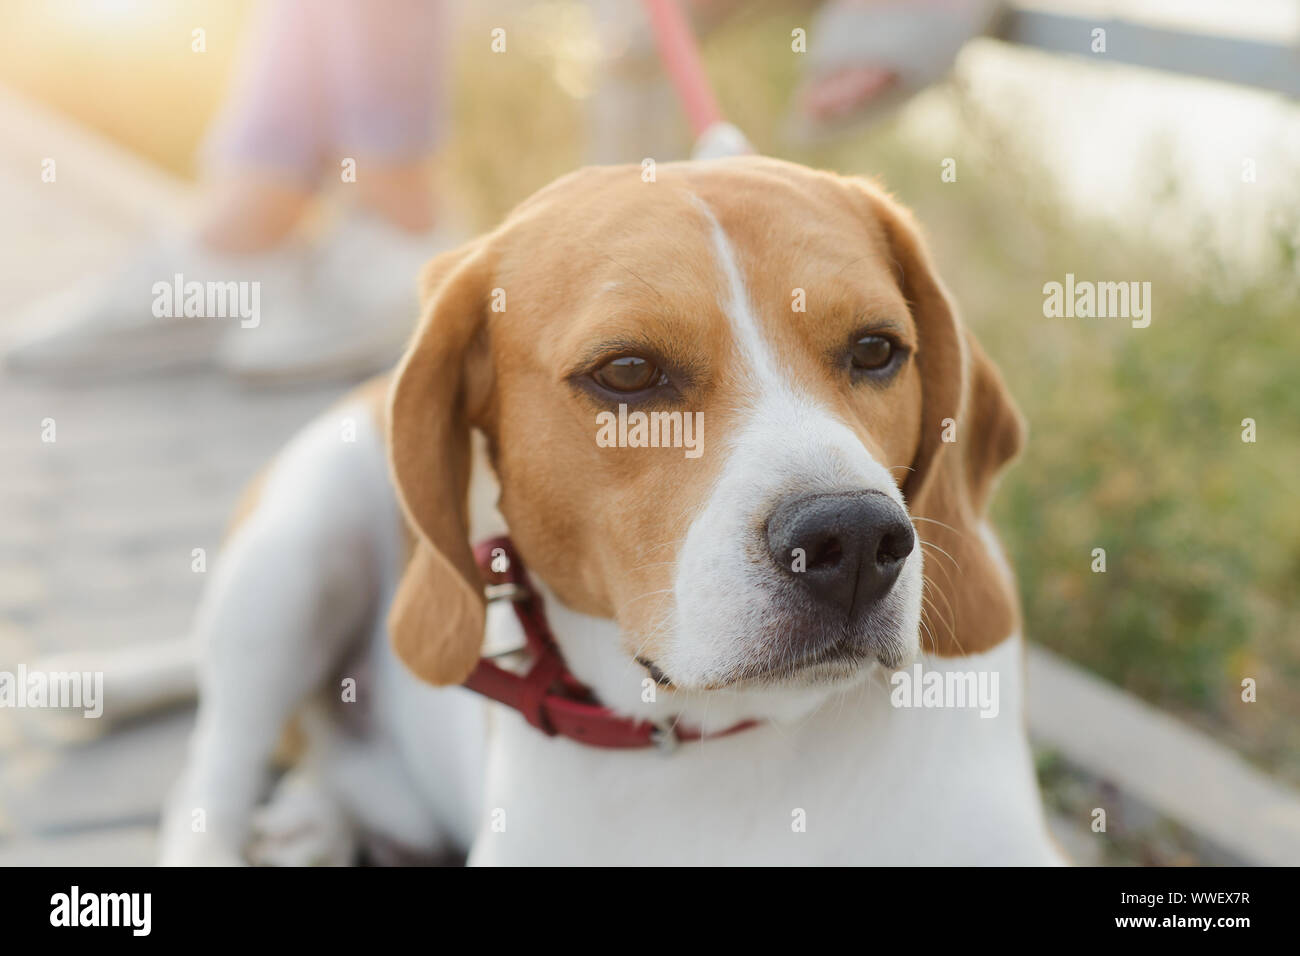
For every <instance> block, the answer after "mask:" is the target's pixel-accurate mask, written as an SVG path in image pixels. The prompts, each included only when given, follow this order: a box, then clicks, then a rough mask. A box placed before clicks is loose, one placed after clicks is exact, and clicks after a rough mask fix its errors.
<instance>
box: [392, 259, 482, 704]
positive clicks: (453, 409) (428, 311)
mask: <svg viewBox="0 0 1300 956" xmlns="http://www.w3.org/2000/svg"><path fill="white" fill-rule="evenodd" d="M486 250H487V244H486V240H479V241H477V242H474V243H470V244H469V245H467V246H463V247H461V248H460V249H456V250H453V251H450V252H445V253H443V254H442V255H440V256H438V257H436V258H435V259H434V260H433V261H432V262H431V263H430V264H429V266H428V267H427V268H426V269H425V271H424V274H423V276H422V279H421V286H422V290H423V291H422V297H423V300H424V310H423V316H422V318H421V320H420V325H419V328H418V329H417V330H416V332H415V335H414V337H413V338H412V340H411V343H410V345H409V346H408V347H407V351H406V354H405V356H404V357H403V359H402V361H401V363H400V364H399V365H398V367H397V372H396V374H395V376H394V379H393V383H392V386H391V390H390V393H389V407H388V451H389V462H390V465H391V468H392V473H393V478H394V481H395V483H396V486H397V492H398V497H399V499H400V501H401V505H402V510H403V511H404V513H405V515H406V519H407V523H408V524H409V526H410V528H411V531H412V533H413V537H414V546H413V549H412V551H411V554H410V559H409V560H408V562H407V565H406V570H405V573H404V574H403V576H402V580H401V583H400V584H399V586H398V589H397V593H396V595H395V596H394V598H393V603H392V606H391V608H390V609H389V614H388V630H389V638H390V640H391V641H392V644H393V648H394V650H395V651H396V652H397V656H398V657H399V658H401V659H402V661H403V662H404V663H405V664H406V666H407V667H409V668H410V669H411V670H412V671H413V672H414V673H415V674H416V675H417V676H418V677H420V678H421V679H423V680H425V681H428V682H429V683H431V684H459V683H461V682H462V681H464V680H465V678H466V677H468V676H469V674H470V672H471V671H472V670H473V669H474V666H475V664H476V663H477V662H478V659H479V651H480V648H481V645H482V642H483V618H484V610H485V602H484V598H483V584H482V579H481V578H480V576H479V571H478V567H477V565H476V563H475V561H474V554H473V550H472V549H471V546H470V541H469V517H468V495H469V477H470V458H471V455H470V427H471V423H472V421H473V420H474V419H475V416H476V415H477V414H480V413H481V412H482V409H483V406H484V403H485V402H486V401H487V398H486V394H487V393H488V392H489V391H490V376H491V371H490V363H489V362H488V358H487V354H486V352H487V349H486V345H485V342H484V340H483V339H484V335H485V329H484V313H485V310H486V304H487V303H486V297H487V288H488V279H489V273H490V268H489V265H488V262H487V251H486Z"/></svg>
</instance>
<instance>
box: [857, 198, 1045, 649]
mask: <svg viewBox="0 0 1300 956" xmlns="http://www.w3.org/2000/svg"><path fill="white" fill-rule="evenodd" d="M870 197H871V202H872V203H873V205H874V207H875V218H876V221H877V222H878V223H879V224H880V225H881V227H882V229H883V230H884V236H885V242H886V244H887V246H888V250H889V254H890V255H891V256H892V258H893V265H894V268H895V273H896V275H897V277H898V280H899V283H900V286H901V288H902V291H903V295H904V296H905V297H906V299H907V302H908V306H909V307H910V309H911V311H912V317H913V321H914V322H915V323H916V328H917V335H918V338H919V348H918V349H917V361H918V364H919V366H920V372H921V394H922V412H921V440H920V445H919V446H918V449H917V453H916V458H915V459H914V460H913V462H912V471H911V472H909V473H908V477H907V480H906V481H905V482H904V485H903V495H904V497H905V498H906V499H907V503H908V508H909V509H910V511H911V514H912V517H913V519H914V520H915V521H916V522H917V526H916V530H917V536H918V538H919V539H920V540H921V541H922V542H923V544H922V547H923V548H924V549H925V552H924V553H925V567H926V574H925V577H926V579H927V580H926V587H925V594H926V600H925V602H924V612H923V614H924V616H923V620H924V621H925V625H926V627H925V630H926V632H927V633H926V634H925V635H923V641H928V642H931V644H932V649H933V650H934V652H935V653H937V654H940V655H942V656H953V655H959V654H974V653H978V652H980V651H984V650H987V649H989V648H990V647H992V646H993V645H995V644H997V643H999V642H1000V641H1002V640H1004V639H1005V638H1006V637H1007V636H1008V635H1009V634H1011V633H1012V632H1013V631H1014V630H1016V629H1017V628H1018V626H1019V610H1018V601H1017V597H1016V593H1015V585H1014V583H1013V582H1012V581H1011V579H1010V577H1009V575H1008V574H1007V573H1006V571H1005V569H1004V567H1003V566H1002V564H1001V560H1002V559H1001V556H1000V555H997V556H995V555H994V553H993V551H992V550H991V548H992V547H994V546H995V545H994V544H993V543H992V542H990V541H986V540H985V538H984V536H983V534H982V533H981V526H982V525H983V523H984V520H985V515H986V511H987V508H988V503H989V498H990V497H991V494H992V490H993V486H994V482H995V479H996V478H997V476H998V474H999V473H1000V472H1001V471H1002V469H1003V467H1004V466H1005V465H1006V464H1007V462H1008V461H1010V460H1011V459H1012V458H1014V457H1015V455H1016V453H1017V452H1018V451H1019V450H1020V446H1021V444H1022V442H1023V436H1024V424H1023V422H1022V419H1021V416H1020V413H1019V411H1017V409H1016V407H1015V405H1014V404H1013V403H1012V400H1011V395H1010V393H1009V392H1008V391H1007V388H1006V385H1005V384H1003V381H1002V376H1001V375H1000V374H999V373H998V370H997V368H996V367H995V366H994V365H993V363H992V362H991V361H989V359H988V357H987V356H986V355H985V354H984V351H983V349H981V348H980V346H979V343H978V342H976V341H975V337H974V336H973V335H971V334H970V333H969V332H968V331H967V330H966V328H965V326H964V325H963V324H962V322H961V320H960V319H959V318H958V315H957V312H956V309H955V308H954V307H953V305H952V302H951V300H950V299H949V296H948V294H947V292H946V291H945V290H944V288H943V286H942V284H941V283H940V281H939V279H938V277H937V275H936V273H935V270H934V267H933V265H932V263H931V262H930V257H929V254H928V252H927V251H926V248H925V245H924V243H923V242H922V240H921V238H920V235H919V233H918V231H917V229H916V227H915V226H914V224H913V223H912V222H911V218H910V216H909V215H908V214H907V213H905V212H904V211H903V210H901V209H900V208H899V207H898V206H896V205H895V204H894V203H893V202H891V201H889V200H888V199H886V198H884V197H883V196H881V195H879V194H876V193H871V194H870Z"/></svg>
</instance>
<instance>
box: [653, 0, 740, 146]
mask: <svg viewBox="0 0 1300 956" xmlns="http://www.w3.org/2000/svg"><path fill="white" fill-rule="evenodd" d="M644 2H645V10H646V13H647V14H648V15H649V17H650V27H651V29H652V30H653V31H654V35H655V45H656V46H657V47H658V48H659V57H660V59H661V60H663V64H664V69H665V70H667V72H668V76H669V77H670V78H671V79H672V81H673V86H675V87H676V88H677V95H678V97H680V98H681V101H682V107H683V108H684V109H685V110H686V118H687V119H688V120H689V121H690V124H691V132H692V133H693V134H694V135H695V138H696V139H699V138H700V137H701V136H703V135H704V134H705V133H706V132H707V131H708V130H710V129H711V128H713V127H714V126H716V125H717V124H718V123H721V122H723V119H722V109H721V107H719V106H718V98H717V97H716V96H715V95H714V93H713V85H712V84H711V83H710V82H709V75H708V74H707V73H705V72H704V62H703V61H702V60H701V59H700V48H699V45H698V44H697V43H696V42H695V34H694V33H692V32H691V25H690V23H689V22H688V21H687V19H686V15H685V14H684V13H682V8H681V7H680V6H678V5H677V3H676V0H644Z"/></svg>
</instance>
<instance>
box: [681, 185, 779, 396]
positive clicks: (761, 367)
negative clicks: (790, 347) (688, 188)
mask: <svg viewBox="0 0 1300 956" xmlns="http://www.w3.org/2000/svg"><path fill="white" fill-rule="evenodd" d="M691 198H692V199H694V200H695V204H696V205H697V206H698V207H699V209H700V212H702V213H703V214H704V218H705V219H707V220H708V222H709V230H710V233H711V238H712V239H713V252H714V255H715V256H717V259H718V265H719V266H720V267H721V268H722V275H723V278H725V279H726V280H727V281H726V295H725V298H724V299H723V301H721V302H720V303H719V305H721V306H722V311H723V313H724V314H725V315H726V316H727V320H728V321H729V322H730V323H731V331H732V333H733V335H734V336H735V339H736V348H737V350H738V351H739V352H740V353H741V354H742V355H743V356H744V358H745V361H746V364H747V365H748V366H749V368H750V371H751V373H752V375H751V379H752V380H753V381H756V382H762V383H767V384H776V383H779V382H781V381H782V380H781V377H780V375H779V374H778V370H777V361H776V356H775V355H774V354H773V352H772V350H771V349H770V348H769V347H768V343H767V341H766V340H765V339H764V338H763V334H762V332H761V330H760V329H759V325H758V317H757V316H756V315H755V314H754V308H753V305H752V304H751V303H750V301H749V291H748V290H747V289H746V288H745V278H744V276H742V275H741V273H740V265H739V263H737V261H736V251H735V249H733V248H732V245H731V240H730V239H728V238H727V234H726V233H725V232H723V230H722V224H721V223H720V222H718V217H717V216H715V215H714V214H713V210H712V209H710V208H709V207H708V206H707V205H705V204H704V201H703V200H702V199H699V198H698V197H696V196H692V197H691Z"/></svg>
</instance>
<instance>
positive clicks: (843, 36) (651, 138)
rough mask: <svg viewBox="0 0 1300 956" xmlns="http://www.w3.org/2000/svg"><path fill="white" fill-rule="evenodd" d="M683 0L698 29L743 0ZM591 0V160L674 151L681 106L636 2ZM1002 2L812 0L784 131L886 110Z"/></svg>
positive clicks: (988, 20)
mask: <svg viewBox="0 0 1300 956" xmlns="http://www.w3.org/2000/svg"><path fill="white" fill-rule="evenodd" d="M684 2H685V7H686V10H687V11H688V13H689V15H690V17H691V21H692V24H693V26H694V28H695V32H696V33H697V34H699V35H701V36H707V35H708V34H710V33H711V32H713V31H714V30H715V29H717V28H718V27H720V26H721V25H722V24H723V23H725V22H726V20H727V19H728V18H729V17H730V16H732V15H733V14H735V13H737V12H739V10H740V9H741V2H740V0H684ZM593 6H594V8H595V10H596V23H597V30H598V34H599V36H600V40H601V45H602V48H603V49H604V50H605V51H606V54H607V57H608V59H607V60H606V70H605V77H604V81H603V82H602V84H601V86H600V89H599V90H598V91H597V95H596V96H595V97H593V98H592V103H591V107H592V113H591V119H590V125H591V127H592V132H591V141H590V144H589V150H588V153H589V160H590V161H591V162H596V163H614V162H634V161H640V160H641V159H642V158H643V157H645V156H655V155H665V154H668V153H670V152H671V148H670V146H669V143H668V142H667V141H666V139H665V137H666V136H667V131H668V130H670V129H672V128H673V121H674V120H675V119H676V117H677V116H678V115H680V105H679V104H678V103H677V101H676V96H675V94H674V93H673V91H672V90H671V89H670V88H669V86H668V84H667V81H666V79H665V78H664V75H663V70H662V66H661V65H660V64H659V62H658V59H657V52H656V50H655V47H654V40H653V38H652V37H651V36H650V34H649V31H648V29H647V26H646V23H645V19H644V16H643V11H642V10H641V7H640V4H629V3H627V0H593ZM1001 6H1002V4H1001V3H1000V2H999V0H828V2H826V3H822V4H820V5H818V7H817V9H816V11H815V13H814V14H813V16H812V19H811V22H810V23H809V25H808V30H807V37H806V50H807V56H806V61H805V62H804V64H803V66H804V69H803V77H802V80H801V82H800V84H799V87H798V89H797V90H796V93H795V96H794V102H793V104H792V107H791V110H790V115H789V116H788V117H787V119H786V123H785V135H786V137H787V139H788V140H789V141H790V142H792V143H794V144H799V145H808V144H811V143H815V142H821V141H825V140H828V139H832V138H834V137H836V136H840V135H843V134H845V133H849V132H852V131H854V130H857V129H859V128H861V127H863V126H867V125H870V124H871V123H874V122H876V121H878V120H880V119H882V118H883V117H884V116H886V115H887V114H888V113H889V111H890V110H892V109H894V108H895V107H897V106H899V105H901V104H902V103H903V102H904V101H905V100H907V99H908V98H909V97H911V96H912V95H914V94H916V93H918V92H920V91H921V90H923V89H924V88H926V87H927V86H929V85H931V84H932V83H935V82H937V81H938V80H940V79H942V78H943V77H944V76H945V75H946V74H947V73H948V71H949V70H950V69H951V67H952V64H953V61H954V60H955V59H956V57H957V54H958V53H959V52H960V51H961V48H962V47H963V46H965V44H966V42H967V41H968V40H970V39H971V38H973V37H975V36H978V35H979V34H981V33H983V32H986V31H987V30H989V29H990V28H991V27H992V25H993V23H994V22H995V20H996V19H997V14H998V12H999V10H1000V9H1001ZM790 39H791V42H793V38H790ZM647 120H649V121H647Z"/></svg>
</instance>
